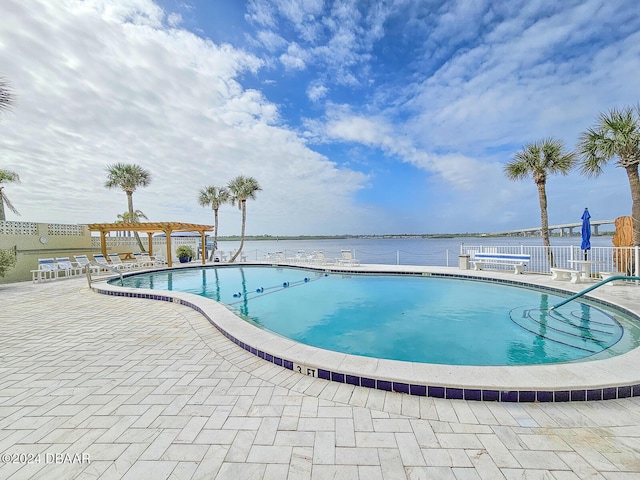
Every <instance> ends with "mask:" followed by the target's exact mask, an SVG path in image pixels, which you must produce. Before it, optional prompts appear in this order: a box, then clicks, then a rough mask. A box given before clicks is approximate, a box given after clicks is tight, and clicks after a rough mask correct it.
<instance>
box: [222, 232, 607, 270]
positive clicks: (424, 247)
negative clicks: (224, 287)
mask: <svg viewBox="0 0 640 480" xmlns="http://www.w3.org/2000/svg"><path fill="white" fill-rule="evenodd" d="M580 242H581V239H580V237H579V236H577V237H575V236H574V237H552V238H551V245H557V246H564V245H573V246H576V247H578V248H579V247H580ZM462 244H464V245H466V246H480V245H482V246H512V245H513V246H518V245H524V246H542V239H541V238H540V237H447V238H348V239H339V240H338V239H327V240H257V241H256V240H253V241H246V242H245V244H244V249H243V250H244V254H245V255H246V257H247V261H260V260H263V259H264V258H265V255H266V254H267V253H274V252H283V253H284V254H285V255H286V256H287V257H293V256H294V255H295V254H296V253H297V252H298V251H304V252H305V253H307V254H311V253H312V252H314V251H322V252H324V254H325V257H326V258H329V259H331V258H340V250H343V249H345V250H352V251H354V252H355V256H356V258H357V259H358V260H360V262H362V263H381V264H391V265H433V266H456V265H457V264H458V254H459V253H460V246H461V245H462ZM591 245H592V246H593V247H610V246H613V244H612V243H611V236H593V237H591ZM239 246H240V242H238V241H233V242H229V241H220V242H218V249H219V250H223V251H226V252H229V251H235V250H236V249H237V248H238V247H239Z"/></svg>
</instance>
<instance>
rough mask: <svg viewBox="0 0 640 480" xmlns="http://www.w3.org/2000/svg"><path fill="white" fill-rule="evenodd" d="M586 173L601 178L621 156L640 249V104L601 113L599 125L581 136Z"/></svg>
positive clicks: (618, 161) (634, 239)
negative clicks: (639, 168) (615, 159)
mask: <svg viewBox="0 0 640 480" xmlns="http://www.w3.org/2000/svg"><path fill="white" fill-rule="evenodd" d="M578 152H579V153H580V155H581V158H580V166H581V172H582V174H584V175H586V176H589V177H597V176H598V175H600V174H601V173H602V167H603V166H604V165H606V164H607V162H609V160H611V159H613V158H615V157H617V158H618V160H617V161H616V166H617V167H622V168H624V169H625V170H626V171H627V177H628V179H629V188H630V189H631V200H632V205H631V220H632V225H633V245H634V246H640V177H639V176H638V164H639V163H640V105H639V106H638V107H636V108H635V109H633V108H631V107H627V108H624V109H622V110H617V109H615V108H614V109H611V110H610V111H609V112H608V113H601V114H600V117H599V119H598V123H597V124H596V125H595V126H594V127H592V128H589V129H587V131H585V132H583V133H582V135H581V136H580V140H579V142H578Z"/></svg>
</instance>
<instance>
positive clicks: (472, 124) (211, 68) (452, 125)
mask: <svg viewBox="0 0 640 480" xmlns="http://www.w3.org/2000/svg"><path fill="white" fill-rule="evenodd" d="M2 18H3V20H2V22H0V76H2V77H4V78H5V79H6V80H7V81H8V82H10V84H11V89H12V91H13V93H14V95H15V103H14V105H13V108H12V110H11V111H10V112H8V113H3V114H1V115H0V168H3V169H8V170H12V171H15V172H17V173H18V174H19V175H20V179H21V182H20V183H19V184H9V185H7V186H6V187H5V193H6V195H7V196H8V197H9V199H10V200H11V202H12V204H13V205H14V206H15V207H16V208H17V209H18V211H19V212H20V213H21V216H17V215H15V214H13V213H12V212H11V211H7V218H8V219H9V220H17V221H30V222H43V223H72V224H73V223H80V224H86V223H103V222H104V223H106V222H113V221H116V219H117V216H118V214H122V213H123V212H124V211H126V209H127V202H126V195H125V193H124V192H123V191H121V190H118V189H112V190H110V189H107V188H105V186H104V185H105V182H106V178H107V170H106V169H107V166H108V165H112V164H114V163H118V162H123V163H130V164H136V165H139V166H141V167H143V168H144V169H146V170H148V171H149V172H150V173H151V183H150V184H149V185H148V186H147V187H143V188H139V189H138V190H136V191H135V193H134V195H133V201H134V207H135V209H137V210H141V211H142V212H143V213H144V214H145V215H146V216H147V217H148V219H149V221H157V222H160V221H182V222H192V223H199V224H211V225H212V224H213V212H212V210H211V209H210V208H205V207H201V206H200V205H199V204H198V201H197V199H198V192H199V191H200V189H202V188H204V187H207V186H210V185H215V186H225V185H226V184H227V183H228V182H229V181H230V180H232V179H233V178H234V177H236V176H238V175H248V176H252V177H254V178H255V179H256V180H257V181H258V182H259V184H260V186H261V188H262V190H261V191H259V192H258V193H257V196H256V199H255V200H249V201H248V204H247V230H246V233H247V234H249V235H264V234H268V235H322V234H327V235H340V234H414V233H415V234H420V233H468V232H497V231H505V230H510V229H519V228H529V227H534V226H536V225H539V224H540V210H539V203H538V195H537V189H536V186H535V184H534V182H533V180H532V179H526V180H522V181H517V182H514V181H511V180H508V179H507V178H506V177H505V175H504V172H503V169H504V165H505V163H507V162H508V161H509V160H511V159H512V158H513V156H514V154H515V153H516V152H517V151H519V150H521V149H522V148H523V146H524V145H526V144H528V143H530V142H535V141H538V140H541V139H544V138H547V137H553V138H557V139H560V140H562V141H563V142H564V143H565V147H566V149H567V151H571V150H573V149H575V148H576V144H577V141H578V139H579V137H580V134H581V133H582V132H584V131H585V130H586V129H587V128H589V127H592V126H594V125H595V124H596V123H597V120H598V116H599V115H600V113H603V112H607V111H609V110H610V109H611V108H624V107H635V106H636V105H638V104H639V102H640V92H639V90H638V85H639V79H640V9H639V8H638V6H637V1H636V0H613V1H611V0H577V1H574V0H564V1H562V2H557V1H542V0H538V1H536V0H510V1H488V0H459V1H457V0H446V1H445V0H424V1H422V0H379V1H363V0H334V1H328V0H327V1H324V0H255V1H254V0H246V1H241V0H214V1H212V0H156V1H153V0H55V1H52V0H2ZM547 195H548V201H549V207H548V212H549V222H550V224H551V225H555V224H563V223H569V222H579V221H580V217H581V215H582V212H583V209H584V207H589V210H590V212H591V215H592V220H607V219H614V218H616V217H618V216H622V215H630V212H631V195H630V193H629V184H628V180H627V176H626V173H625V171H624V169H622V168H620V167H616V166H615V162H611V164H610V165H609V166H608V167H607V168H605V171H604V173H603V174H602V175H601V176H600V177H598V178H587V177H584V176H581V175H580V172H579V170H575V171H573V172H571V173H570V174H569V175H568V176H567V177H563V176H552V177H549V179H548V181H547ZM219 221H220V234H222V235H234V234H238V233H239V232H240V225H241V215H240V211H239V210H238V208H237V206H231V205H224V206H223V207H222V208H221V209H220V219H219Z"/></svg>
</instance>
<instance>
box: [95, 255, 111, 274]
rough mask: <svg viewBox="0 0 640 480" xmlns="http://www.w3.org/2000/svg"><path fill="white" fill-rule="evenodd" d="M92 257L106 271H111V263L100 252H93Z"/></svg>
mask: <svg viewBox="0 0 640 480" xmlns="http://www.w3.org/2000/svg"><path fill="white" fill-rule="evenodd" d="M93 259H94V260H95V262H96V263H97V264H98V265H99V266H100V267H101V269H102V270H106V271H110V270H111V271H113V269H112V265H111V264H110V263H109V261H108V260H107V259H106V258H105V256H104V255H102V254H101V253H94V254H93ZM116 268H117V267H116Z"/></svg>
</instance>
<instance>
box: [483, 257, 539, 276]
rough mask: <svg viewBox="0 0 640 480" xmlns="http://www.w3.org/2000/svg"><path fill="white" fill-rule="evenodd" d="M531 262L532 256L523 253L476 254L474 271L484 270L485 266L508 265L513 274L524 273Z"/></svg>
mask: <svg viewBox="0 0 640 480" xmlns="http://www.w3.org/2000/svg"><path fill="white" fill-rule="evenodd" d="M530 260H531V255H527V254H521V253H476V254H475V255H474V256H473V261H472V262H471V263H473V268H474V270H482V269H483V267H484V266H485V265H508V266H510V267H513V273H522V272H523V271H524V267H526V266H527V263H528V262H529V261H530Z"/></svg>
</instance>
